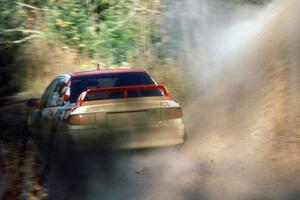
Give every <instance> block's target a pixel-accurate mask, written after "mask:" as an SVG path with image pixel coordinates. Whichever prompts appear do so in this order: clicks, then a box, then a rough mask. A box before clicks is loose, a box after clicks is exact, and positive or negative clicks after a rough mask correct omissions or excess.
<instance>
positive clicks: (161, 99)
mask: <svg viewBox="0 0 300 200" xmlns="http://www.w3.org/2000/svg"><path fill="white" fill-rule="evenodd" d="M142 83H144V82H142ZM64 125H65V126H64V129H63V132H64V133H66V134H67V135H68V136H69V139H71V140H72V144H73V145H75V146H76V148H78V149H88V148H95V147H108V148H117V149H120V148H146V147H157V146H165V145H176V144H181V143H183V142H184V137H185V126H184V121H183V114H182V109H181V107H180V105H179V104H178V103H177V102H176V101H174V100H173V99H172V98H171V97H170V94H169V92H168V90H167V89H166V87H165V86H163V85H157V84H156V83H155V82H153V84H147V85H141V84H140V85H132V84H127V86H126V85H125V86H124V85H121V86H120V85H117V86H116V85H114V86H113V87H100V88H99V87H97V88H91V89H87V90H84V92H82V93H81V95H80V96H79V97H78V99H77V101H76V105H75V107H73V108H72V109H70V110H69V111H68V112H66V114H65V116H64ZM60 135H63V134H60Z"/></svg>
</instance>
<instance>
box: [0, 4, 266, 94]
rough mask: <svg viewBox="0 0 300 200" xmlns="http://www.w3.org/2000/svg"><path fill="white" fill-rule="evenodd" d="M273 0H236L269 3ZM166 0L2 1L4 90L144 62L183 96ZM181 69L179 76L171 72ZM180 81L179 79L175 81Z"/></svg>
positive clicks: (35, 87) (34, 89) (37, 87)
mask: <svg viewBox="0 0 300 200" xmlns="http://www.w3.org/2000/svg"><path fill="white" fill-rule="evenodd" d="M267 1H269V0H235V1H231V2H233V3H232V4H238V3H245V2H250V3H264V2H267ZM164 3H165V2H164V1H163V0H155V1H141V0H127V1H124V0H16V1H10V0H3V1H1V6H0V56H1V58H2V59H1V61H0V70H1V75H0V82H1V86H0V94H6V95H7V94H11V93H15V92H17V91H29V93H35V94H36V93H41V91H42V90H43V89H44V88H45V86H46V84H47V83H48V82H49V81H50V79H51V78H53V77H54V76H56V75H57V74H60V73H65V72H69V71H80V70H90V69H96V66H97V65H98V66H99V67H100V68H102V69H103V68H119V67H127V68H143V69H146V70H148V71H151V73H153V74H156V77H155V78H156V79H157V80H159V81H164V82H166V80H167V81H168V80H170V81H171V82H170V83H169V82H167V83H166V84H171V91H172V90H174V93H175V96H178V97H179V98H181V97H182V96H183V94H180V93H182V91H183V90H185V87H186V85H182V83H184V82H186V81H185V79H184V77H183V76H182V71H183V69H182V67H183V66H179V65H181V64H178V63H180V62H178V61H177V60H176V56H175V57H174V56H170V55H169V54H168V48H170V45H169V44H168V42H169V38H168V36H167V34H166V33H165V31H164V27H163V25H162V18H163V17H162V16H163V15H162V12H163V7H164ZM171 70H172V71H173V72H172V74H173V75H174V73H177V74H178V76H176V77H177V78H176V80H172V79H174V78H172V77H170V76H169V71H171ZM173 84H175V85H173Z"/></svg>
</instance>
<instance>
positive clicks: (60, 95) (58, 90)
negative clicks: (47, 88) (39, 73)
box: [48, 78, 66, 107]
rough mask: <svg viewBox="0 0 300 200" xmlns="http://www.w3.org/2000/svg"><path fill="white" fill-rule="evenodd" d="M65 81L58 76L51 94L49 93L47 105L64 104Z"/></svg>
mask: <svg viewBox="0 0 300 200" xmlns="http://www.w3.org/2000/svg"><path fill="white" fill-rule="evenodd" d="M65 86H66V83H65V79H64V78H59V79H58V81H57V84H56V85H55V87H54V90H53V92H52V94H51V95H50V98H49V101H48V104H49V107H57V106H63V104H64V91H63V89H64V88H65Z"/></svg>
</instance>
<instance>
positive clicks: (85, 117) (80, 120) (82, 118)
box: [65, 113, 96, 125]
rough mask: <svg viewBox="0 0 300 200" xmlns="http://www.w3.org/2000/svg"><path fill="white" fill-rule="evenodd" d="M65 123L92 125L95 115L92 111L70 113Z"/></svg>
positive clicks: (94, 121)
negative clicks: (90, 112)
mask: <svg viewBox="0 0 300 200" xmlns="http://www.w3.org/2000/svg"><path fill="white" fill-rule="evenodd" d="M65 123H67V124H70V125H93V124H95V123H96V116H95V114H94V113H92V114H76V115H70V116H69V117H68V118H67V119H66V120H65Z"/></svg>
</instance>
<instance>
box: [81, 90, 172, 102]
mask: <svg viewBox="0 0 300 200" xmlns="http://www.w3.org/2000/svg"><path fill="white" fill-rule="evenodd" d="M153 89H159V90H161V91H162V92H163V93H164V96H167V97H169V96H170V93H169V91H168V89H167V87H166V86H165V85H134V86H122V87H110V88H95V89H88V90H86V91H84V92H82V93H81V95H80V96H79V98H78V101H77V105H78V106H81V105H82V104H83V103H84V102H85V101H87V99H86V97H87V95H88V94H95V93H101V92H103V93H104V92H114V91H122V93H123V98H125V99H126V98H128V91H133V90H153Z"/></svg>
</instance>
